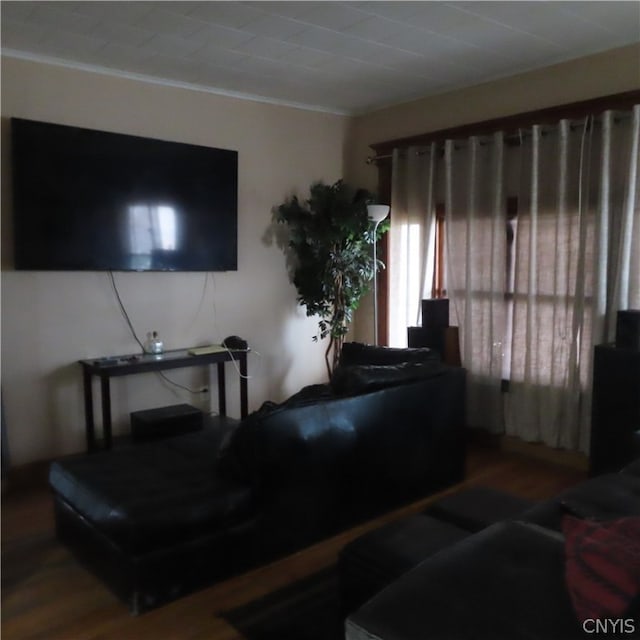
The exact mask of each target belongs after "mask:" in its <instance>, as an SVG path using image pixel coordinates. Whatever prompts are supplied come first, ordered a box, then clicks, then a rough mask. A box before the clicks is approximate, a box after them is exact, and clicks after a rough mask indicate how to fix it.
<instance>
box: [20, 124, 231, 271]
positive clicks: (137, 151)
mask: <svg viewBox="0 0 640 640" xmlns="http://www.w3.org/2000/svg"><path fill="white" fill-rule="evenodd" d="M11 154H12V173H13V177H12V187H13V224H14V241H15V242H14V252H15V267H16V269H26V270H46V271H58V270H60V271H82V270H91V271H98V270H114V271H234V270H236V269H237V226H238V214H237V205H238V153H237V152H236V151H230V150H225V149H214V148H210V147H204V146H198V145H193V144H184V143H177V142H167V141H163V140H155V139H149V138H142V137H138V136H130V135H123V134H118V133H108V132H104V131H94V130H92V129H83V128H79V127H69V126H64V125H59V124H50V123H45V122H35V121H32V120H25V119H21V118H12V120H11Z"/></svg>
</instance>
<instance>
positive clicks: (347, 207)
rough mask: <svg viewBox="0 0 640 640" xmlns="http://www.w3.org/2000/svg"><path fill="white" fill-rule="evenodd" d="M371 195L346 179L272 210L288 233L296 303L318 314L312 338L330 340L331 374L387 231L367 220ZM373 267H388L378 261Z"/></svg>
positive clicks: (314, 188)
mask: <svg viewBox="0 0 640 640" xmlns="http://www.w3.org/2000/svg"><path fill="white" fill-rule="evenodd" d="M372 202H374V197H373V194H371V193H369V192H368V191H366V190H364V189H357V190H356V189H353V188H352V187H350V186H348V185H347V184H346V183H344V182H343V181H342V180H339V181H338V182H336V183H335V184H332V185H326V184H323V183H322V182H316V183H314V184H312V185H311V188H310V197H309V199H308V200H305V201H303V202H301V201H300V200H299V199H298V197H297V196H292V197H291V198H289V199H287V200H286V201H285V202H284V203H283V204H281V205H280V206H278V207H276V208H275V210H274V216H275V220H276V221H277V222H278V223H281V224H284V225H286V226H287V229H288V238H287V243H286V246H285V250H286V251H287V252H288V254H289V258H290V260H289V266H290V275H291V279H292V281H293V284H294V285H295V287H296V289H297V291H298V302H299V303H300V304H302V305H305V307H306V312H307V315H308V316H314V315H317V316H319V318H320V320H319V323H318V327H319V333H318V334H316V335H315V336H314V338H313V339H314V340H318V338H320V339H324V338H329V342H328V345H327V349H326V351H325V361H326V363H327V372H328V373H329V376H331V373H332V371H333V369H334V368H335V366H336V364H337V361H338V358H339V357H340V350H341V347H342V343H343V342H344V339H345V336H346V334H347V331H348V330H349V325H350V323H351V321H352V319H353V312H354V311H355V310H356V309H357V308H358V305H359V304H360V301H361V299H362V297H363V296H364V295H365V293H367V291H368V290H369V288H370V282H371V280H372V279H373V275H374V260H373V253H372V247H373V243H374V242H376V241H377V240H378V239H379V238H380V237H381V236H382V235H383V234H384V233H385V232H386V231H387V230H388V228H389V223H388V221H387V222H384V223H383V224H380V225H379V226H378V227H377V230H376V229H375V228H374V225H373V224H372V223H371V221H370V220H369V218H368V216H367V204H370V203H372ZM376 262H377V264H376V265H375V268H376V269H378V268H380V267H383V266H384V265H383V264H382V263H381V262H380V261H379V260H376Z"/></svg>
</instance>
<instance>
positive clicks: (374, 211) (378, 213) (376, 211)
mask: <svg viewBox="0 0 640 640" xmlns="http://www.w3.org/2000/svg"><path fill="white" fill-rule="evenodd" d="M367 215H368V216H369V220H371V222H373V223H374V227H373V343H374V344H375V345H376V346H378V252H377V250H378V242H377V235H378V225H379V224H380V223H381V222H382V221H383V220H384V219H385V218H386V217H387V216H388V215H389V205H387V204H368V205H367Z"/></svg>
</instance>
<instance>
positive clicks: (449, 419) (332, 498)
mask: <svg viewBox="0 0 640 640" xmlns="http://www.w3.org/2000/svg"><path fill="white" fill-rule="evenodd" d="M464 380H465V375H464V370H463V369H447V370H446V371H442V372H441V375H437V376H432V377H429V378H425V379H421V380H418V381H415V382H412V383H408V384H401V385H398V386H394V387H387V388H384V389H380V390H378V391H373V392H371V393H364V394H361V395H357V396H350V397H332V398H326V397H325V398H321V399H319V400H317V401H315V402H311V403H309V402H304V403H302V404H298V405H293V406H292V405H289V406H282V405H280V406H277V407H271V408H270V410H268V411H263V412H262V414H260V412H257V414H252V416H249V418H247V419H246V420H245V421H244V422H243V423H242V424H241V425H240V426H239V427H238V429H237V430H236V431H235V433H234V435H233V438H232V441H231V443H230V446H229V448H228V451H229V455H231V456H232V457H233V459H234V460H235V461H236V466H237V467H238V469H241V470H242V473H243V474H244V479H246V480H249V481H250V482H251V484H252V486H254V488H255V491H256V493H258V495H259V496H260V498H261V500H262V504H263V506H264V507H265V511H266V513H267V514H268V517H269V519H270V520H271V525H270V527H269V531H275V530H277V526H276V524H274V521H276V520H277V521H278V523H277V524H279V525H280V527H281V528H282V529H283V531H281V533H280V535H281V536H286V535H288V534H291V535H293V534H294V533H295V534H296V537H298V538H299V535H298V534H299V533H300V529H305V530H309V531H310V532H311V531H313V532H318V531H320V530H323V532H326V531H328V530H331V529H335V528H336V527H339V526H341V525H342V524H343V523H344V522H345V521H347V520H351V521H353V520H354V519H361V517H366V516H368V515H370V514H372V513H374V512H379V511H380V510H381V509H383V508H384V507H385V506H387V505H388V504H392V503H395V504H398V501H399V499H400V500H404V501H406V500H409V499H410V498H411V496H412V493H417V494H420V495H424V494H425V493H426V492H427V491H428V490H429V489H431V488H435V487H436V485H439V484H440V485H444V484H447V483H451V482H455V481H457V480H459V479H461V475H462V471H463V464H464V446H463V426H464ZM360 514H361V515H360ZM266 529H267V527H265V530H266Z"/></svg>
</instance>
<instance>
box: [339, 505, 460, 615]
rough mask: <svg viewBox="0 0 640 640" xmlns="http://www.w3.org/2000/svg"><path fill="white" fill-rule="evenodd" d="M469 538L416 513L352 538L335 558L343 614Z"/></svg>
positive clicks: (456, 529) (444, 523) (454, 527)
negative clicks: (443, 550) (405, 574)
mask: <svg viewBox="0 0 640 640" xmlns="http://www.w3.org/2000/svg"><path fill="white" fill-rule="evenodd" d="M469 535H470V534H469V532H468V531H464V530H462V529H460V528H458V527H456V526H454V525H451V524H448V523H446V522H441V521H439V520H435V519H434V518H430V517H429V516H425V515H422V514H417V515H414V516H410V517H408V518H403V519H402V520H398V521H397V522H391V523H389V524H387V525H385V526H384V527H381V528H380V529H375V530H374V531H370V532H369V533H366V534H365V535H363V536H360V537H359V538H356V539H355V540H353V541H352V542H350V543H349V544H348V545H346V546H345V547H344V548H343V549H342V551H341V553H340V556H339V558H338V570H339V573H340V587H341V598H342V606H343V611H344V613H345V615H347V614H348V613H350V612H352V611H355V610H356V609H357V608H358V607H360V606H361V605H362V604H364V603H365V602H366V601H367V600H369V599H370V598H371V597H373V596H374V595H375V594H376V593H378V592H379V591H381V590H382V589H383V588H384V587H386V586H387V585H388V584H390V583H391V582H393V581H394V580H396V579H397V578H399V577H400V576H401V575H403V574H404V573H406V572H407V571H409V570H410V569H413V568H414V567H416V566H417V565H418V564H420V563H421V562H422V561H423V560H425V559H426V558H428V557H430V556H432V555H433V554H435V553H436V552H438V551H440V550H441V549H443V548H445V547H448V546H450V545H452V544H454V543H455V542H458V541H459V540H462V539H463V538H466V537H467V536H469Z"/></svg>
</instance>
